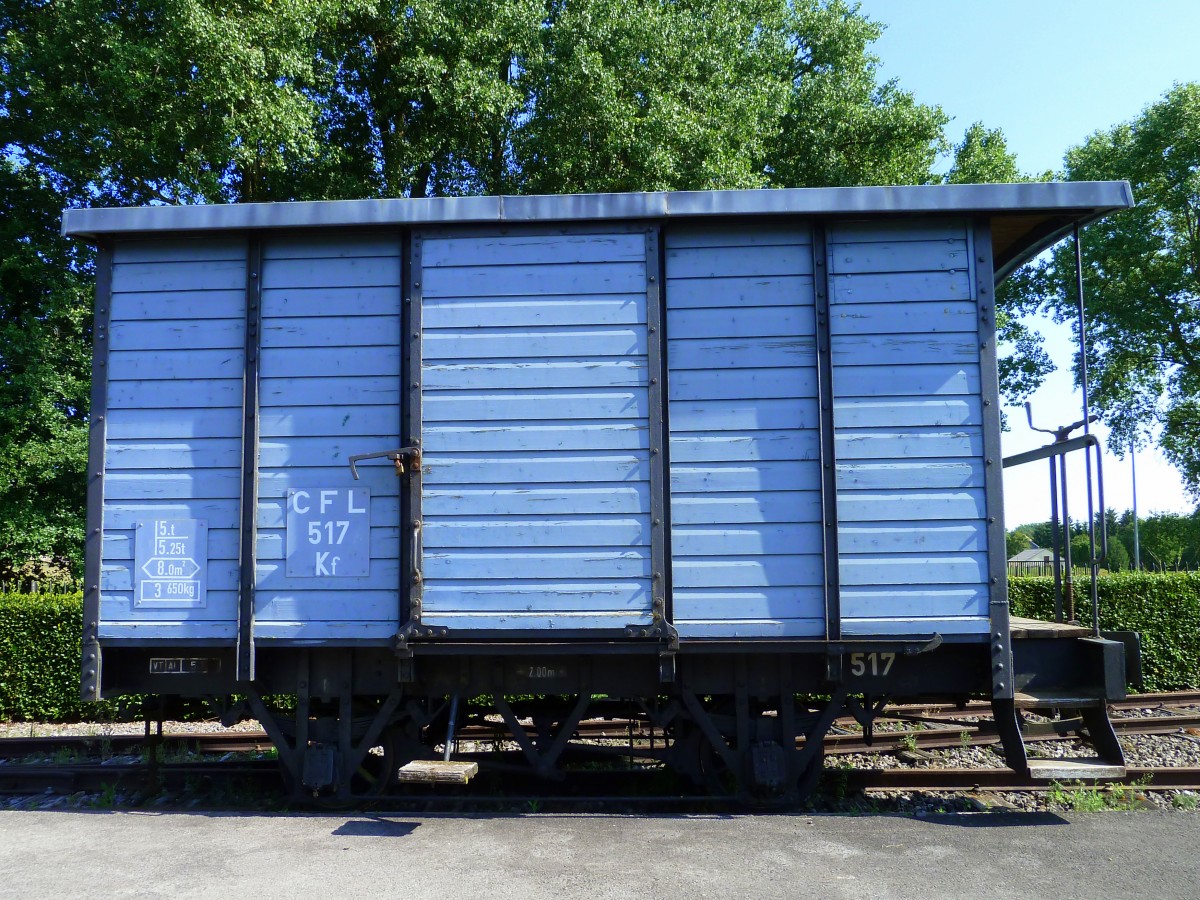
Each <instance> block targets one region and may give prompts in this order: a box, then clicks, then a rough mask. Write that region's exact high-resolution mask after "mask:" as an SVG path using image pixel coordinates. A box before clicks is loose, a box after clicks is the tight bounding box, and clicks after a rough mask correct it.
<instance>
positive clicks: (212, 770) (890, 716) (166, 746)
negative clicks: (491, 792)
mask: <svg viewBox="0 0 1200 900" xmlns="http://www.w3.org/2000/svg"><path fill="white" fill-rule="evenodd" d="M1198 704H1200V692H1180V693H1171V694H1144V695H1138V696H1135V697H1130V698H1128V699H1127V700H1124V701H1119V702H1117V703H1114V704H1111V707H1112V708H1113V709H1114V710H1115V711H1118V712H1119V711H1126V712H1129V711H1134V710H1141V709H1155V710H1158V711H1160V712H1163V713H1165V714H1163V715H1157V716H1141V717H1117V718H1114V719H1113V724H1114V727H1115V728H1116V730H1117V732H1118V734H1128V735H1134V734H1140V735H1155V734H1158V735H1161V734H1183V735H1186V736H1189V737H1191V738H1192V739H1194V740H1197V741H1200V713H1196V712H1194V711H1193V710H1190V709H1187V707H1189V706H1195V705H1198ZM989 713H990V709H989V707H988V705H987V704H967V705H966V706H957V705H954V704H917V705H904V706H897V707H890V708H889V710H888V713H887V715H886V716H885V717H883V718H882V719H881V720H880V721H881V724H882V725H883V726H884V728H885V729H887V730H878V731H876V732H875V734H874V736H873V740H871V741H870V742H869V743H868V740H867V738H866V736H865V735H863V734H862V733H861V732H853V731H850V730H849V728H850V727H851V726H852V724H853V723H852V720H839V722H838V725H840V726H842V727H841V728H840V729H839V730H835V731H833V732H831V733H830V734H828V735H827V736H826V738H825V752H826V754H827V755H834V756H836V755H848V754H869V753H888V752H897V751H908V752H910V753H911V752H913V751H926V752H927V751H931V750H939V749H948V748H954V747H960V746H961V747H970V746H986V745H989V744H996V743H999V740H1000V739H999V735H998V734H997V733H996V731H995V727H994V725H993V724H992V722H991V721H990V720H989V719H988V718H986V717H987V716H988V714H989ZM910 725H916V726H918V727H906V726H910ZM1079 725H1080V723H1079V722H1077V721H1075V720H1055V721H1046V722H1033V723H1030V724H1029V725H1028V727H1027V730H1026V740H1027V741H1055V740H1067V739H1071V738H1073V737H1075V733H1074V732H1075V730H1077V728H1078V727H1079ZM896 726H899V727H896ZM578 737H579V738H580V739H581V740H585V741H591V742H598V743H602V744H605V743H606V744H609V745H610V746H612V747H614V748H619V747H627V748H629V751H630V752H629V755H630V756H631V757H634V758H636V757H638V755H639V753H641V754H642V755H643V756H644V755H645V753H646V751H647V750H648V749H649V748H650V747H651V746H652V739H653V741H654V742H655V744H656V745H657V746H658V747H659V748H661V747H662V736H661V734H655V735H652V734H651V733H650V732H649V731H648V730H646V728H645V727H644V725H643V724H642V723H640V722H633V721H630V720H621V719H605V720H591V721H586V722H582V723H580V726H579V728H578ZM495 738H496V730H495V729H493V728H490V727H488V726H484V725H474V726H469V727H467V728H464V729H463V730H462V732H461V733H460V735H459V740H460V741H461V742H463V743H467V742H472V741H473V742H475V743H477V744H480V743H482V744H486V743H488V742H490V741H492V740H494V739H495ZM802 740H803V739H801V741H802ZM155 741H157V744H158V746H159V747H161V748H162V750H163V753H164V754H165V755H166V758H168V759H170V758H173V757H176V756H180V755H183V756H187V755H191V756H201V757H212V756H225V757H233V756H237V757H238V758H236V759H234V758H230V759H225V760H222V761H220V762H215V761H211V760H204V759H199V760H197V759H190V760H188V761H184V762H161V761H160V762H147V761H144V760H139V759H137V757H138V756H146V755H148V754H147V751H146V748H147V747H149V746H153V745H154V742H155ZM251 753H257V754H271V756H272V757H273V755H274V748H273V747H272V745H271V742H270V739H269V738H268V737H267V735H266V734H265V733H263V732H236V733H230V732H223V733H205V732H189V733H186V734H171V733H167V734H164V735H162V736H161V737H160V738H155V737H154V736H153V735H151V736H147V735H146V734H122V735H60V736H46V737H7V738H0V794H28V793H44V792H46V791H47V790H49V791H50V792H52V793H60V794H62V793H65V794H69V793H75V792H77V791H97V790H112V789H118V788H119V789H125V788H129V787H132V786H146V785H148V784H152V783H153V784H157V785H160V786H165V787H176V786H180V785H187V784H195V783H197V782H198V781H203V780H204V779H209V780H212V781H217V780H224V781H230V782H232V781H241V782H253V783H256V784H259V785H261V786H263V787H264V788H265V789H268V790H271V789H277V788H278V786H279V779H280V774H279V767H278V763H277V762H276V761H275V760H274V759H273V758H267V759H246V758H244V755H245V754H251ZM97 756H99V757H102V759H100V760H96V759H94V758H93V757H97ZM47 758H51V759H54V760H55V761H53V762H48V761H47ZM84 758H87V759H86V760H85V759H84ZM18 760H26V762H18ZM30 760H32V761H30ZM834 771H836V773H837V774H836V775H835V776H834V777H837V778H841V779H843V783H844V787H845V789H846V790H853V791H870V790H885V791H984V792H986V791H1038V790H1046V789H1047V788H1048V785H1047V783H1046V782H1044V781H1038V782H1034V781H1030V780H1028V779H1023V778H1021V777H1019V776H1017V775H1016V774H1015V773H1014V772H1012V771H1011V770H1009V769H1000V768H997V769H976V768H972V769H948V768H937V767H933V766H930V767H927V768H854V769H837V770H834ZM1147 778H1148V779H1149V780H1148V781H1147ZM1143 782H1145V783H1143ZM1121 783H1125V784H1134V783H1138V784H1139V788H1140V789H1142V790H1150V791H1156V790H1200V768H1197V769H1189V768H1154V769H1141V768H1129V769H1128V770H1127V775H1126V777H1125V778H1124V779H1122V780H1121ZM405 796H408V795H405ZM463 798H464V799H470V800H472V802H473V801H474V799H476V798H475V797H474V796H473V795H472V794H471V792H470V791H469V790H468V791H467V792H464V794H463Z"/></svg>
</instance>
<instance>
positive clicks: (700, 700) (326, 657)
mask: <svg viewBox="0 0 1200 900" xmlns="http://www.w3.org/2000/svg"><path fill="white" fill-rule="evenodd" d="M1015 644H1016V645H1017V646H1016V654H1015V659H1016V660H1017V661H1018V663H1019V667H1020V668H1019V670H1018V672H1017V678H1018V682H1019V683H1022V684H1024V683H1028V682H1029V681H1030V680H1031V679H1035V678H1036V677H1038V674H1037V673H1043V675H1042V677H1046V676H1045V673H1047V672H1050V671H1061V670H1064V669H1067V668H1069V669H1072V670H1073V671H1075V673H1076V674H1075V677H1076V678H1077V679H1078V681H1079V683H1080V684H1081V685H1083V684H1095V683H1096V682H1097V680H1099V681H1103V679H1104V678H1105V661H1106V660H1107V661H1108V663H1109V667H1110V668H1111V667H1112V664H1113V659H1114V654H1122V655H1123V653H1124V646H1123V645H1122V644H1121V643H1120V642H1119V641H1102V642H1101V643H1100V644H1096V645H1094V646H1093V647H1091V648H1090V649H1091V651H1092V652H1090V653H1089V652H1084V653H1082V654H1081V652H1080V651H1081V649H1088V648H1087V645H1086V644H1085V643H1084V642H1081V641H1080V640H1079V639H1078V638H1076V637H1071V638H1059V639H1049V640H1046V639H1043V640H1039V641H1016V642H1015ZM1106 648H1107V650H1106ZM409 649H410V652H411V654H412V656H411V657H407V656H400V657H398V656H397V655H396V653H395V652H394V651H393V650H391V649H389V648H384V647H377V648H311V649H301V648H271V647H269V646H260V647H259V648H258V651H259V655H260V657H261V659H262V661H263V665H262V667H261V668H260V669H259V671H260V673H261V674H260V677H259V679H258V680H257V681H256V682H254V683H253V684H251V685H246V684H239V683H238V682H237V681H236V680H235V679H234V677H233V671H234V669H233V667H234V659H233V650H232V648H219V647H202V646H201V647H193V648H187V649H180V650H178V651H175V650H173V651H172V652H179V653H181V654H183V656H182V657H181V662H182V661H183V660H186V661H187V664H186V665H179V666H173V667H171V668H172V672H171V674H162V675H156V674H151V669H153V668H156V667H157V668H158V669H160V670H161V669H162V668H163V667H162V664H161V659H162V658H161V657H159V656H157V654H159V653H161V652H162V651H161V650H159V649H157V648H134V647H125V648H120V649H118V648H111V649H110V650H109V651H108V653H107V654H106V661H107V662H109V663H110V665H111V666H112V668H110V669H109V671H110V672H120V673H121V681H120V682H116V681H113V682H111V683H109V684H108V687H109V689H110V690H112V691H114V692H117V693H126V692H148V693H156V694H162V695H167V696H172V697H183V696H196V697H207V698H219V699H218V702H217V705H218V706H221V707H224V708H225V716H224V718H225V722H226V724H233V723H234V722H236V721H239V720H241V719H245V718H254V719H257V720H259V721H260V722H261V724H262V725H263V727H264V729H265V730H266V732H267V733H268V735H269V737H270V738H271V741H272V743H274V744H275V746H276V747H277V749H278V752H279V759H280V765H281V768H282V769H283V771H284V773H285V776H286V781H287V783H288V785H289V786H290V789H291V792H292V794H293V798H294V799H295V800H296V801H298V802H299V801H311V800H315V801H317V802H322V803H343V804H346V803H355V802H362V801H365V800H369V799H371V798H373V797H376V796H379V795H380V794H381V793H383V792H384V791H386V790H387V789H388V788H389V786H390V785H393V784H394V783H395V774H396V771H397V770H398V769H399V768H400V767H401V766H403V765H404V764H405V763H407V762H410V761H412V760H430V759H440V758H443V756H447V757H448V754H447V753H446V750H445V748H447V747H449V748H450V749H451V750H454V749H457V748H456V735H457V733H458V731H459V730H461V728H462V727H464V726H467V725H486V726H487V727H488V728H489V729H490V730H491V731H492V732H494V734H495V738H494V741H495V742H503V743H505V744H506V745H508V746H509V747H514V748H515V752H509V753H501V754H476V755H473V756H472V758H475V759H478V760H480V762H481V764H482V765H483V766H484V767H485V768H489V767H490V768H492V769H496V768H499V769H501V770H504V769H507V770H510V771H523V772H525V773H530V774H533V775H536V776H539V777H541V778H544V779H547V780H551V781H553V780H559V779H561V778H562V777H563V775H564V766H566V765H574V764H577V763H578V762H579V761H580V760H581V759H583V760H593V761H595V760H604V759H606V758H611V756H612V755H613V752H612V748H602V747H596V746H595V745H594V744H590V743H587V742H586V741H584V742H580V741H579V740H578V739H577V735H576V730H577V727H578V725H579V723H580V722H581V721H583V720H584V719H590V718H595V717H597V716H601V717H603V716H606V715H607V716H612V717H615V718H620V719H622V720H625V721H633V722H641V723H642V726H643V727H644V728H646V729H648V730H649V732H650V733H651V734H656V733H657V734H660V735H662V738H663V742H662V744H661V745H659V746H656V747H651V748H649V749H647V748H644V747H643V748H640V749H639V751H638V756H639V757H640V758H643V759H646V760H655V761H656V762H657V764H660V765H664V766H666V767H669V768H671V769H672V770H674V771H676V772H677V773H678V774H680V775H683V776H685V777H686V778H687V779H688V780H689V781H691V782H692V783H693V784H694V785H695V786H696V787H697V788H698V789H701V790H704V791H707V792H709V793H712V794H718V795H720V794H730V793H732V794H734V795H736V796H740V797H743V798H758V799H765V798H770V799H777V800H794V799H797V798H800V797H803V796H805V795H807V794H808V793H809V792H810V791H811V790H812V789H813V787H814V786H815V783H816V780H817V778H818V777H819V775H820V773H821V770H822V768H823V759H824V754H823V743H822V741H823V739H824V737H825V735H826V734H827V732H828V730H829V727H830V725H831V723H832V722H833V721H834V720H835V719H836V718H838V717H839V716H844V715H852V716H853V717H854V718H855V719H856V720H857V722H858V723H859V724H860V725H861V726H862V729H863V734H864V738H865V739H866V740H867V741H870V739H871V736H872V731H873V726H874V723H875V720H876V719H877V718H878V717H880V716H881V715H885V710H886V708H887V706H888V705H889V704H891V703H899V702H904V701H908V700H918V699H920V698H932V697H939V698H944V697H952V698H955V699H956V700H957V702H959V703H962V704H965V703H966V702H967V701H968V700H970V699H984V700H989V701H991V702H992V704H993V713H994V716H995V720H996V723H997V728H998V730H999V731H1000V734H1001V738H1002V743H1003V747H1004V751H1005V756H1006V759H1007V760H1008V762H1009V766H1010V768H1012V769H1013V770H1014V771H1015V772H1017V773H1019V774H1021V775H1026V774H1027V766H1026V765H1025V762H1024V748H1023V744H1022V743H1021V736H1020V731H1019V728H1020V717H1019V714H1018V713H1017V712H1016V710H1014V709H1013V708H1012V707H1011V706H1009V705H1006V704H1005V703H1004V702H1003V701H996V700H994V699H993V696H992V693H991V688H990V678H989V653H988V648H987V645H985V644H981V643H979V642H974V641H951V640H945V641H943V640H942V639H941V638H940V637H938V636H931V637H930V636H922V637H914V638H913V639H909V640H888V641H841V642H836V643H833V644H826V643H824V642H803V643H801V642H780V641H772V642H763V644H762V646H761V647H760V646H755V647H753V648H750V650H748V648H747V646H746V644H745V643H739V642H734V641H728V642H723V644H722V645H714V644H713V643H712V642H705V643H700V642H688V641H684V642H682V643H681V645H680V650H679V660H678V668H677V672H676V677H675V679H674V680H673V681H661V680H659V677H660V675H661V674H662V673H661V666H660V659H659V655H660V649H661V648H660V645H659V644H658V643H657V642H653V641H644V642H640V643H634V644H630V643H628V642H608V643H599V642H598V643H587V644H585V643H581V642H553V643H552V642H544V643H541V644H527V643H513V644H511V645H509V646H507V647H505V646H503V645H500V644H497V643H491V642H489V643H487V644H482V645H481V644H476V643H472V642H467V641H459V642H453V643H451V642H444V641H436V642H423V643H417V644H413V645H410V648H409ZM152 660H159V662H158V663H153V662H152ZM201 661H203V662H201ZM185 669H190V672H189V671H184V670H185ZM872 669H874V671H872ZM134 673H139V674H136V675H135V674H134ZM839 673H840V678H839V679H837V680H835V679H834V678H831V675H834V676H836V675H838V674H839ZM398 676H403V677H405V678H407V679H408V680H399V677H398ZM1108 677H1109V679H1110V681H1111V680H1112V679H1116V678H1122V679H1123V668H1122V671H1121V672H1120V673H1116V672H1109V673H1108ZM648 684H657V685H658V689H657V693H656V694H655V695H654V696H653V697H647V696H646V695H647V693H648V691H647V687H646V686H647V685H648ZM1123 688H1124V684H1123V681H1122V682H1121V683H1120V684H1119V685H1117V684H1110V685H1109V693H1110V696H1123ZM231 695H236V696H239V697H240V698H243V699H241V700H239V701H238V702H234V703H232V704H231V703H229V701H228V699H227V698H228V697H230V696H231ZM280 697H285V698H288V700H287V701H286V702H284V703H282V704H281V703H280V702H279V699H280ZM639 698H640V699H639ZM789 699H790V701H791V702H788V700H789ZM456 701H457V702H456ZM459 702H461V704H462V712H461V715H459V716H457V717H456V721H455V722H454V724H451V718H452V707H456V706H458V703H459ZM614 710H616V711H617V712H615V713H614ZM1081 712H1084V713H1085V720H1084V722H1083V724H1084V725H1085V726H1086V728H1087V730H1088V732H1089V734H1090V735H1091V736H1092V737H1093V739H1094V740H1095V739H1096V738H1097V737H1099V738H1100V739H1101V740H1105V739H1106V738H1107V735H1106V734H1105V733H1104V731H1103V729H1104V726H1106V725H1107V724H1108V720H1107V717H1106V716H1103V715H1101V716H1099V717H1094V716H1093V717H1092V718H1090V719H1089V718H1086V711H1083V710H1081ZM618 713H619V714H618ZM1108 730H1110V731H1111V726H1109V727H1108ZM798 739H800V740H798ZM1112 740H1113V742H1114V743H1115V737H1113V738H1112ZM1014 750H1015V752H1014ZM457 756H458V755H457V754H456V758H457ZM514 767H515V769H514Z"/></svg>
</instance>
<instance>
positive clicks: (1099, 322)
mask: <svg viewBox="0 0 1200 900" xmlns="http://www.w3.org/2000/svg"><path fill="white" fill-rule="evenodd" d="M1066 177H1067V178H1068V179H1070V180H1076V181H1081V180H1102V179H1128V180H1129V181H1130V182H1131V184H1132V186H1133V193H1134V197H1135V198H1136V200H1137V205H1136V206H1135V207H1134V208H1132V209H1129V210H1125V211H1122V212H1119V213H1116V214H1114V215H1112V216H1109V217H1107V218H1106V219H1105V220H1104V222H1103V223H1101V224H1099V225H1095V226H1092V227H1089V228H1087V229H1086V230H1085V232H1084V234H1083V257H1084V260H1083V262H1084V282H1085V284H1084V290H1085V297H1086V303H1087V328H1088V347H1087V354H1088V366H1089V375H1090V381H1091V388H1092V395H1091V396H1092V401H1093V404H1094V407H1095V409H1096V410H1097V411H1098V412H1099V413H1100V415H1101V416H1102V418H1103V420H1104V422H1105V423H1106V424H1107V425H1109V426H1110V427H1111V428H1112V430H1113V435H1114V438H1113V440H1114V442H1115V443H1116V444H1118V445H1124V446H1129V445H1130V444H1131V443H1136V442H1138V441H1139V440H1140V433H1141V432H1144V431H1145V430H1147V429H1149V430H1151V431H1153V432H1155V433H1156V434H1157V439H1158V441H1159V443H1160V445H1161V446H1162V449H1163V452H1164V453H1165V455H1166V456H1167V458H1168V459H1169V460H1170V461H1171V462H1172V463H1173V464H1174V465H1175V466H1176V467H1178V469H1179V471H1180V473H1181V474H1182V476H1183V480H1184V483H1185V485H1186V487H1187V489H1188V491H1189V492H1190V493H1191V494H1192V495H1193V496H1195V497H1197V498H1200V224H1198V223H1200V84H1185V85H1179V86H1177V87H1175V88H1173V89H1172V90H1171V91H1169V92H1168V93H1167V94H1166V95H1165V96H1164V97H1163V99H1162V100H1160V101H1159V102H1157V103H1155V104H1153V105H1151V106H1149V107H1147V108H1146V109H1145V110H1144V111H1143V112H1142V113H1141V115H1139V116H1138V117H1137V118H1136V119H1134V120H1133V121H1131V122H1128V123H1124V124H1121V125H1117V126H1116V127H1114V128H1112V129H1110V130H1108V131H1102V132H1097V133H1096V134H1094V135H1092V136H1091V137H1090V138H1088V140H1087V141H1085V142H1084V143H1083V144H1082V145H1081V146H1079V147H1075V148H1073V149H1072V150H1070V151H1069V152H1068V153H1067V158H1066ZM1020 284H1021V289H1020V290H1019V291H1018V292H1016V294H1014V295H1012V296H1010V311H1013V310H1017V309H1019V310H1030V309H1042V310H1048V311H1049V312H1050V313H1052V314H1053V315H1054V316H1056V317H1057V318H1058V319H1059V320H1060V321H1070V322H1072V327H1075V326H1074V310H1075V304H1076V302H1077V291H1076V282H1075V268H1074V251H1073V249H1072V248H1071V247H1069V246H1062V247H1060V248H1059V249H1058V250H1057V251H1055V253H1054V254H1053V255H1052V257H1051V258H1050V259H1048V260H1046V261H1044V262H1041V263H1039V264H1037V265H1035V266H1034V267H1032V269H1031V270H1030V271H1029V272H1028V273H1027V274H1026V276H1025V277H1024V279H1023V280H1022V281H1021V282H1020ZM1076 368H1077V371H1078V361H1077V367H1076Z"/></svg>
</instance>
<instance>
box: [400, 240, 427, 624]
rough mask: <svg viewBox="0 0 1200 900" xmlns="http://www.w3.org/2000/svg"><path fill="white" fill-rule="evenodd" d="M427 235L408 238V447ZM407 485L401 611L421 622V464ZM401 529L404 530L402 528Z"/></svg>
mask: <svg viewBox="0 0 1200 900" xmlns="http://www.w3.org/2000/svg"><path fill="white" fill-rule="evenodd" d="M423 251H424V239H423V238H422V236H421V235H419V234H414V235H412V236H411V237H410V238H409V242H408V260H407V263H408V272H407V273H406V274H405V283H406V285H407V288H408V289H407V290H406V291H405V296H404V312H403V321H404V334H403V338H404V339H403V341H402V344H401V347H400V371H401V372H402V373H406V375H407V377H406V378H405V382H406V383H405V385H404V387H405V390H404V392H403V393H402V395H401V396H402V397H403V398H404V401H403V402H404V409H403V412H402V414H401V421H400V431H401V435H402V436H403V440H402V441H401V443H402V444H403V445H404V446H406V447H418V448H421V449H422V450H423V447H422V444H421V432H422V416H421V360H422V352H421V340H422V337H421V333H422V323H421V318H422V316H421V311H422V299H423V297H424V289H423V287H422V269H423V266H422V255H423ZM405 483H406V486H405V487H404V488H402V489H401V490H402V491H403V493H404V498H403V501H402V504H403V505H402V508H403V510H404V515H405V516H406V517H407V519H406V524H407V526H408V529H409V531H408V534H409V536H410V537H409V540H408V541H407V548H406V550H405V551H404V552H403V553H402V560H401V567H400V568H401V571H400V582H401V583H400V595H401V597H402V598H403V601H402V604H401V605H402V607H403V608H402V609H401V611H400V612H401V614H400V625H401V627H404V626H406V625H409V624H412V625H420V624H421V604H422V596H423V582H422V576H421V563H422V559H423V555H422V554H423V546H424V540H423V536H422V533H421V494H422V490H423V488H422V485H423V475H422V467H421V466H414V467H413V471H412V473H411V474H410V475H409V477H408V478H407V479H405ZM401 533H402V534H403V533H404V530H403V529H401Z"/></svg>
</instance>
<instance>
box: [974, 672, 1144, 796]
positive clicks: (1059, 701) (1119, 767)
mask: <svg viewBox="0 0 1200 900" xmlns="http://www.w3.org/2000/svg"><path fill="white" fill-rule="evenodd" d="M992 707H993V712H994V714H995V716H996V726H997V728H998V730H999V731H1000V734H1001V738H1002V743H1003V745H1004V753H1005V759H1006V761H1007V762H1008V765H1009V768H1011V769H1013V770H1014V771H1016V772H1022V773H1024V774H1027V775H1028V776H1029V777H1030V778H1031V779H1033V780H1036V781H1043V780H1044V781H1096V780H1101V779H1114V778H1124V777H1125V753H1124V751H1123V750H1122V749H1121V743H1120V741H1118V740H1117V733H1116V731H1115V730H1114V729H1113V726H1112V722H1111V721H1109V718H1108V706H1107V703H1106V701H1105V698H1104V697H1102V696H1099V695H1095V694H1088V693H1085V692H1081V691H1054V690H1038V691H1027V692H1018V693H1017V694H1016V695H1015V696H1014V697H1013V699H1012V700H1010V701H1003V700H994V701H993V703H992ZM1022 710H1025V711H1030V712H1042V713H1050V712H1052V711H1053V710H1073V711H1075V713H1076V716H1075V717H1073V718H1075V719H1076V720H1077V721H1078V722H1079V725H1080V727H1081V728H1082V729H1085V730H1086V731H1087V738H1088V740H1089V741H1090V742H1091V744H1092V746H1093V747H1095V748H1096V752H1097V755H1096V756H1094V757H1066V758H1054V759H1037V758H1034V759H1030V758H1029V756H1028V754H1027V752H1026V748H1025V740H1024V737H1023V736H1022V735H1021V732H1020V714H1019V713H1020V711H1022Z"/></svg>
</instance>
